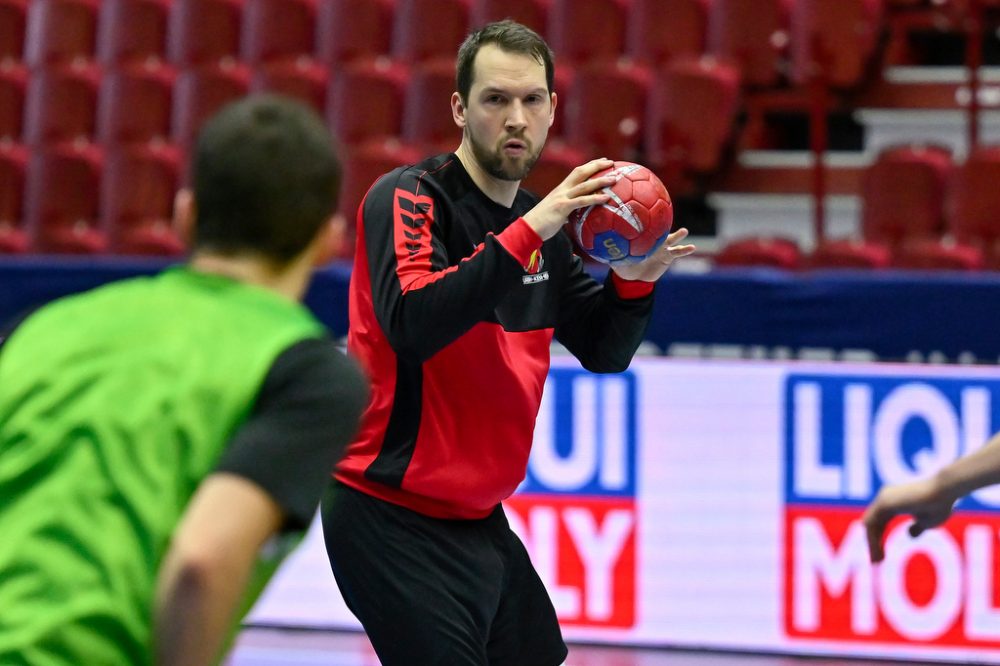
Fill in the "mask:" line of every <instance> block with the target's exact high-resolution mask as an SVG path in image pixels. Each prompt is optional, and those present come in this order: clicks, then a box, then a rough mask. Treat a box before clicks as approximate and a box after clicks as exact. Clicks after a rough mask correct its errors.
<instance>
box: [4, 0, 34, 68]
mask: <svg viewBox="0 0 1000 666" xmlns="http://www.w3.org/2000/svg"><path fill="white" fill-rule="evenodd" d="M27 13H28V0H0V64H2V63H3V62H4V61H5V60H20V59H21V58H22V56H23V55H24V30H25V27H24V26H25V22H26V20H27V19H26V15H27Z"/></svg>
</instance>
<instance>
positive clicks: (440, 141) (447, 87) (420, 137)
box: [401, 58, 462, 152]
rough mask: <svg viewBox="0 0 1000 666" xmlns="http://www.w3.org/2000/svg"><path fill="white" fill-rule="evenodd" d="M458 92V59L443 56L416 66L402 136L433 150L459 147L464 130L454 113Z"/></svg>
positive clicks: (407, 98)
mask: <svg viewBox="0 0 1000 666" xmlns="http://www.w3.org/2000/svg"><path fill="white" fill-rule="evenodd" d="M453 92H455V60H454V59H453V58H439V59H437V60H429V61H426V62H423V63H419V64H417V65H414V66H413V68H412V69H411V73H410V82H409V84H408V85H407V88H406V101H405V103H404V104H403V110H404V113H403V131H402V135H401V136H402V139H403V141H404V142H406V143H410V144H413V145H423V146H425V147H426V150H428V151H430V152H434V151H437V152H444V151H448V150H455V149H456V148H458V144H459V143H460V142H461V140H462V130H461V129H459V127H458V126H457V125H455V120H454V118H452V115H451V113H450V110H451V95H452V93H453Z"/></svg>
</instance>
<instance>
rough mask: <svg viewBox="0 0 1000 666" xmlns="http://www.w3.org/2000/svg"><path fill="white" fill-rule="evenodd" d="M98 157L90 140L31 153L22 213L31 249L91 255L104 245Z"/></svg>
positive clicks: (46, 147)
mask: <svg viewBox="0 0 1000 666" xmlns="http://www.w3.org/2000/svg"><path fill="white" fill-rule="evenodd" d="M102 161H103V158H102V155H101V151H100V149H99V148H97V147H96V146H94V145H92V144H91V145H87V146H79V145H72V144H59V145H50V146H44V147H41V148H37V149H35V150H33V151H32V154H31V158H30V159H29V161H28V171H27V177H26V187H25V199H24V212H25V226H26V229H27V230H28V234H29V238H31V239H32V240H33V243H32V245H33V249H34V251H35V252H42V253H56V254H94V253H99V252H103V251H105V250H106V249H107V247H108V242H107V237H106V236H105V234H104V233H103V232H102V231H101V230H100V228H99V221H98V216H97V214H98V198H99V192H100V179H101V168H102ZM53 192H58V193H59V195H58V196H53Z"/></svg>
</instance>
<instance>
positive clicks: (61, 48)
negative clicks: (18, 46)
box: [24, 0, 100, 68]
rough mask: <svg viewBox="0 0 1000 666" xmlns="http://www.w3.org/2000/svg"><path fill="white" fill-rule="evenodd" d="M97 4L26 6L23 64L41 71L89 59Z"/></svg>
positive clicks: (57, 1)
mask: <svg viewBox="0 0 1000 666" xmlns="http://www.w3.org/2000/svg"><path fill="white" fill-rule="evenodd" d="M99 4H100V3H99V1H98V0H34V1H33V2H30V3H28V15H27V32H26V34H25V39H24V61H25V62H26V63H27V64H28V66H29V67H31V68H34V67H41V66H43V65H50V64H53V63H59V62H68V61H71V60H75V59H79V58H82V59H87V60H89V59H93V57H94V43H95V39H96V34H97V8H98V5H99Z"/></svg>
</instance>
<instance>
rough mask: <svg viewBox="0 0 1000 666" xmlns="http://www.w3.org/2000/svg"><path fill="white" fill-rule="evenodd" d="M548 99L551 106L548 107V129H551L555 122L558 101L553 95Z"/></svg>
mask: <svg viewBox="0 0 1000 666" xmlns="http://www.w3.org/2000/svg"><path fill="white" fill-rule="evenodd" d="M550 97H551V99H552V106H551V107H549V127H552V123H554V122H555V121H556V103H557V102H558V101H559V97H558V96H557V95H556V94H555V93H552V95H551V96H550Z"/></svg>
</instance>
